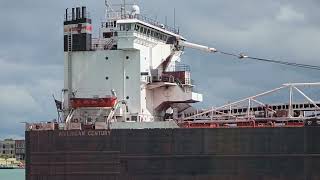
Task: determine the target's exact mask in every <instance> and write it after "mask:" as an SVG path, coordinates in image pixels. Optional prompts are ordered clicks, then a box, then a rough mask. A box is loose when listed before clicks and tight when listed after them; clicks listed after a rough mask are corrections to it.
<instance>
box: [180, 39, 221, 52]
mask: <svg viewBox="0 0 320 180" xmlns="http://www.w3.org/2000/svg"><path fill="white" fill-rule="evenodd" d="M177 45H178V46H180V47H187V48H192V49H198V50H201V51H205V52H208V53H215V52H217V49H215V48H211V47H208V46H204V45H200V44H195V43H191V42H187V41H184V40H177Z"/></svg>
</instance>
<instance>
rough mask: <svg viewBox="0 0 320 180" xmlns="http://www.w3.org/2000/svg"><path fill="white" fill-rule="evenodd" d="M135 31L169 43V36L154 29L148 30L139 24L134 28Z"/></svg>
mask: <svg viewBox="0 0 320 180" xmlns="http://www.w3.org/2000/svg"><path fill="white" fill-rule="evenodd" d="M134 30H135V31H137V32H140V33H142V34H145V35H147V36H151V37H154V38H156V39H159V40H162V41H167V39H168V36H167V35H166V34H164V33H162V32H160V31H158V30H154V29H152V28H148V27H145V26H141V25H139V24H136V25H135V27H134Z"/></svg>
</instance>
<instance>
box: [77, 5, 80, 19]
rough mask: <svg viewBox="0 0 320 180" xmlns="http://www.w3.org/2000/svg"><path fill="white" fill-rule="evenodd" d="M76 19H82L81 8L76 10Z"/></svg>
mask: <svg viewBox="0 0 320 180" xmlns="http://www.w3.org/2000/svg"><path fill="white" fill-rule="evenodd" d="M76 19H80V8H79V7H77V8H76Z"/></svg>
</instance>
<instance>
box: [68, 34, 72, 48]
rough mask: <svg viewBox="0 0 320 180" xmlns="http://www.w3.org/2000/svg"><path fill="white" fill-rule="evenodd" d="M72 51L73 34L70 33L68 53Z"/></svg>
mask: <svg viewBox="0 0 320 180" xmlns="http://www.w3.org/2000/svg"><path fill="white" fill-rule="evenodd" d="M71 51H72V32H71V31H70V33H69V35H68V52H71Z"/></svg>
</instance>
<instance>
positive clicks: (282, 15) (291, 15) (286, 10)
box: [276, 6, 305, 22]
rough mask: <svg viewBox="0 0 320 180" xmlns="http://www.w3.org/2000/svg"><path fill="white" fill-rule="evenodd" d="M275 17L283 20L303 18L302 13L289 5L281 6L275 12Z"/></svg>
mask: <svg viewBox="0 0 320 180" xmlns="http://www.w3.org/2000/svg"><path fill="white" fill-rule="evenodd" d="M276 19H277V20H278V21H283V22H300V21H303V20H304V19H305V16H304V14H303V13H301V12H298V11H296V10H295V9H293V8H292V7H291V6H283V7H281V9H280V12H279V13H278V14H277V16H276Z"/></svg>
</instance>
